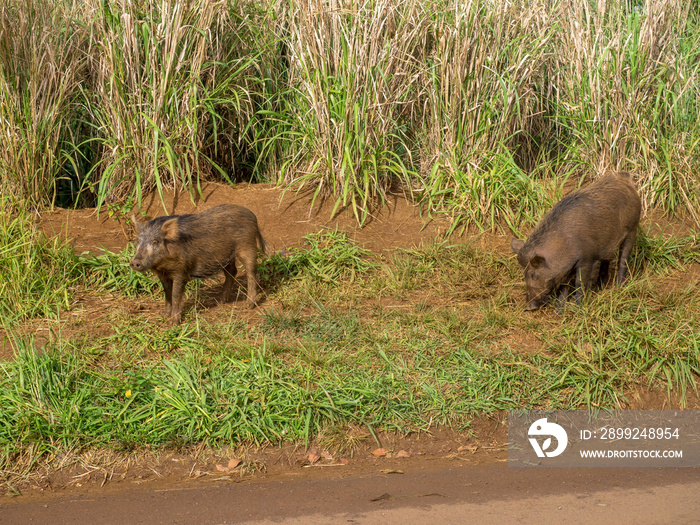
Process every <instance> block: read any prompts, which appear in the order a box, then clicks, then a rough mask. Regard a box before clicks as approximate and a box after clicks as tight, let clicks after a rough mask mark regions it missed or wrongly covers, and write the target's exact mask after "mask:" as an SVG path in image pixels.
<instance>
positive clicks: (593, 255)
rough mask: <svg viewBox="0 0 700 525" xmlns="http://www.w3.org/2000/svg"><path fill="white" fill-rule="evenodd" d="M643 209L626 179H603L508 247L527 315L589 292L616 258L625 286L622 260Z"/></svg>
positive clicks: (562, 203) (631, 244) (570, 198)
mask: <svg viewBox="0 0 700 525" xmlns="http://www.w3.org/2000/svg"><path fill="white" fill-rule="evenodd" d="M641 209H642V203H641V201H640V199H639V195H638V194H637V190H636V189H635V187H634V183H633V182H632V179H631V178H630V176H629V175H628V174H627V173H621V174H619V176H615V175H606V176H604V177H601V178H600V179H599V180H597V181H595V182H593V183H592V184H589V185H588V186H586V187H585V188H581V189H579V190H577V191H574V192H573V193H570V194H569V195H567V196H566V197H564V198H563V199H562V200H561V201H559V202H558V203H557V204H556V205H555V206H554V207H553V208H552V209H551V210H550V211H549V213H547V215H545V216H544V218H543V219H542V220H541V221H540V222H539V224H538V225H537V227H536V228H535V230H534V231H533V232H532V233H531V234H530V236H529V237H528V238H527V240H526V241H525V242H523V241H520V240H517V239H513V240H512V242H511V247H512V248H513V251H514V252H515V253H516V254H518V262H519V263H520V266H522V267H523V269H524V272H525V284H526V285H527V310H536V309H538V308H540V307H541V306H542V305H543V304H544V303H545V302H547V300H548V299H549V297H550V295H551V294H552V293H556V292H559V293H560V296H559V307H560V308H562V307H563V306H564V303H565V302H566V299H567V296H568V291H569V288H570V287H571V285H572V282H573V283H574V284H573V286H574V287H575V288H576V290H577V291H576V303H577V304H579V303H580V302H581V296H582V293H583V292H582V290H583V289H584V288H590V287H591V284H592V283H593V281H594V280H596V279H597V278H598V272H599V270H600V268H601V265H602V266H603V268H606V267H607V265H608V264H609V263H610V261H613V260H615V256H616V255H617V254H618V252H619V258H618V265H617V282H618V283H621V282H623V281H624V280H625V276H626V273H627V259H628V258H629V255H630V252H631V251H632V248H633V247H634V242H635V239H636V237H637V226H638V225H639V215H640V213H641Z"/></svg>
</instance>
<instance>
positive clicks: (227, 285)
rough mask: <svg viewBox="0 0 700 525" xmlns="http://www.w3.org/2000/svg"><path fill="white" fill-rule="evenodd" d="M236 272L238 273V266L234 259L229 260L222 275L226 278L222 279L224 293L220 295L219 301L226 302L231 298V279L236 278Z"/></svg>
mask: <svg viewBox="0 0 700 525" xmlns="http://www.w3.org/2000/svg"><path fill="white" fill-rule="evenodd" d="M236 273H238V268H237V267H236V261H235V260H234V261H231V262H230V263H229V264H228V266H226V267H225V268H224V275H225V276H226V280H225V281H224V293H223V294H222V296H221V301H222V302H224V303H228V302H229V301H230V300H231V292H232V291H233V281H234V279H235V278H236Z"/></svg>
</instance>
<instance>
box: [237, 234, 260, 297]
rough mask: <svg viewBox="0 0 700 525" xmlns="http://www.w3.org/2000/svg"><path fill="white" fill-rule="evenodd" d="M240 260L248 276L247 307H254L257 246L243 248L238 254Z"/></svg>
mask: <svg viewBox="0 0 700 525" xmlns="http://www.w3.org/2000/svg"><path fill="white" fill-rule="evenodd" d="M240 258H241V262H242V263H243V267H244V268H245V273H246V276H247V277H248V301H247V302H248V308H255V305H256V304H257V299H258V280H257V277H258V272H257V259H258V253H257V247H256V246H253V248H252V249H247V250H243V252H242V253H241V254H240Z"/></svg>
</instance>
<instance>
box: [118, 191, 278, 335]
mask: <svg viewBox="0 0 700 525" xmlns="http://www.w3.org/2000/svg"><path fill="white" fill-rule="evenodd" d="M132 220H133V221H134V224H135V226H136V231H137V235H138V236H137V239H136V254H135V255H134V258H133V259H132V260H131V263H130V264H131V267H132V268H133V269H134V270H137V271H139V272H145V271H146V270H153V272H154V273H155V274H156V275H157V276H158V279H160V282H161V283H162V284H163V289H164V290H165V312H164V316H165V317H170V318H171V320H172V322H173V323H174V324H178V323H180V322H181V321H182V295H183V292H184V290H185V285H186V284H187V281H189V280H190V279H193V278H197V279H201V278H204V277H209V276H211V275H215V274H217V273H218V272H220V271H223V272H224V274H225V276H226V279H225V281H224V292H223V297H222V299H223V301H224V302H228V301H230V300H231V292H232V288H233V280H234V277H235V276H236V271H237V269H236V259H238V260H239V261H240V262H241V263H242V264H243V266H244V267H245V271H246V275H247V277H248V306H249V307H251V308H253V307H254V306H255V304H256V300H257V256H258V250H257V247H258V245H260V248H261V249H262V250H263V251H265V250H266V245H265V241H264V240H263V238H262V235H261V234H260V230H259V229H258V219H257V217H256V216H255V214H254V213H253V212H252V211H250V210H249V209H247V208H244V207H243V206H236V205H234V204H222V205H220V206H216V207H214V208H211V209H209V210H206V211H203V212H202V213H198V214H190V215H170V216H167V217H158V218H156V219H153V220H152V221H149V222H147V223H142V222H139V221H138V220H136V217H134V216H133V215H132Z"/></svg>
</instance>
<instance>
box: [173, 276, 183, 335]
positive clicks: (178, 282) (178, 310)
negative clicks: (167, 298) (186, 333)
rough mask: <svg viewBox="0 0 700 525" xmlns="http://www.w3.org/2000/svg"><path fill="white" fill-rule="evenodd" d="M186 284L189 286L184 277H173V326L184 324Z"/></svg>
mask: <svg viewBox="0 0 700 525" xmlns="http://www.w3.org/2000/svg"><path fill="white" fill-rule="evenodd" d="M185 284H187V280H186V279H185V277H184V276H183V275H175V276H174V277H173V280H172V290H173V292H172V293H173V295H172V298H173V306H172V314H171V320H172V323H173V324H180V323H181V322H182V296H183V294H184V292H185Z"/></svg>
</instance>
